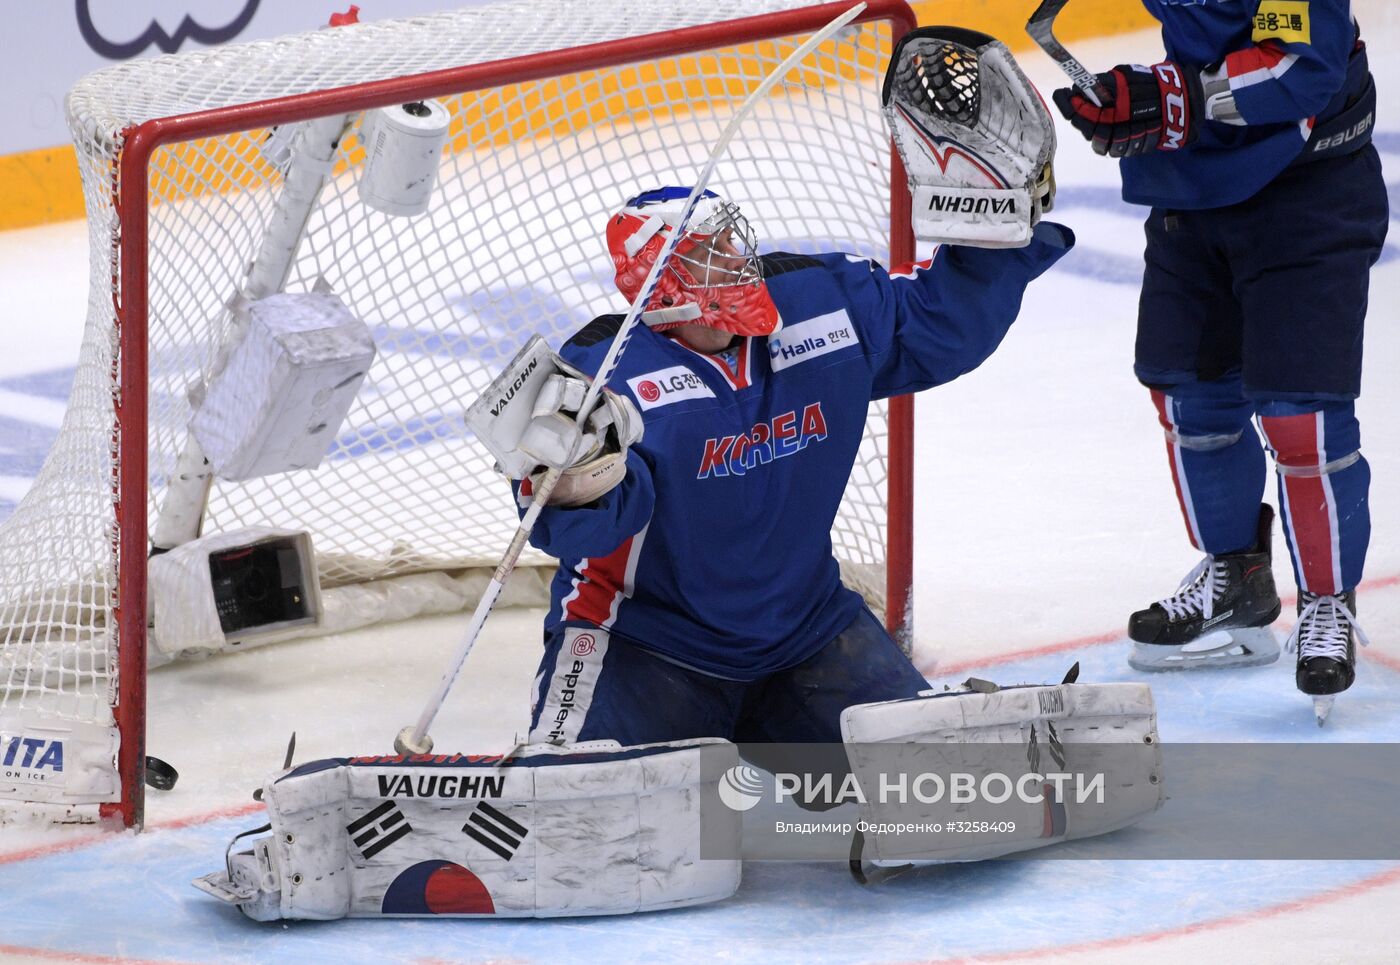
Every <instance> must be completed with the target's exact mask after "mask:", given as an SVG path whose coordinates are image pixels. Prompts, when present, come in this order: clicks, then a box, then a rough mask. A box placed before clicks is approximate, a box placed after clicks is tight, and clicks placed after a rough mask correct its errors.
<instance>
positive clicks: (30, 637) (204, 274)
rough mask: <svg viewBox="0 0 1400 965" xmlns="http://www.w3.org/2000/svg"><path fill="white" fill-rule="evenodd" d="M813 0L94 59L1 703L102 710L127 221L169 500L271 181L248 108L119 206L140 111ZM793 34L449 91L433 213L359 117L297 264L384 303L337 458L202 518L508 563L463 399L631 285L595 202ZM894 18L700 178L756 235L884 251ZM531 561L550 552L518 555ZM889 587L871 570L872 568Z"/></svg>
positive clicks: (443, 567) (858, 477) (88, 714)
mask: <svg viewBox="0 0 1400 965" xmlns="http://www.w3.org/2000/svg"><path fill="white" fill-rule="evenodd" d="M807 5H808V4H806V3H803V2H787V0H708V2H704V3H697V2H695V0H645V2H642V0H622V2H616V0H610V2H590V0H551V2H548V3H542V2H515V3H505V4H500V5H494V6H485V7H475V8H470V9H466V10H462V11H459V12H452V13H444V14H439V15H435V16H431V17H422V18H415V19H409V20H399V21H386V22H379V23H367V24H361V25H354V26H348V27H337V28H331V29H323V30H318V31H313V32H310V33H306V34H301V35H297V36H291V37H286V38H282V39H279V40H274V41H268V42H259V43H252V44H244V45H234V46H227V47H219V48H214V49H209V50H203V51H197V52H190V53H184V54H177V55H173V56H168V57H160V58H156V59H152V60H143V61H139V62H131V63H126V64H122V65H118V66H114V67H111V68H108V69H105V70H102V71H100V72H98V73H96V74H93V75H91V76H90V77H88V78H86V79H85V80H83V81H82V82H81V83H79V85H78V86H77V87H75V88H74V90H73V91H72V93H71V94H70V95H69V98H68V102H67V108H68V117H69V123H70V126H71V128H72V132H73V136H74V139H75V142H76V145H77V153H78V160H79V163H80V167H81V171H82V177H83V181H84V188H85V194H86V201H87V211H88V223H89V226H90V236H91V294H90V297H89V303H88V319H87V329H86V334H85V338H84V342H83V347H82V354H81V358H80V360H79V362H78V370H77V376H76V381H75V384H74V387H73V391H72V396H71V399H70V401H69V406H68V410H67V415H66V417H65V419H64V422H63V426H62V429H61V431H60V433H59V436H58V440H57V443H56V444H55V446H54V448H53V450H52V452H51V454H50V455H49V457H48V460H47V461H46V462H45V464H44V466H43V468H42V470H41V472H40V473H39V475H38V478H37V479H36V480H35V482H34V484H33V487H32V489H31V490H30V492H29V493H28V495H27V496H26V498H25V499H24V501H23V502H22V504H21V505H20V506H19V507H18V508H17V509H16V510H15V512H14V514H13V515H12V516H11V517H10V518H9V519H8V520H6V521H5V522H4V524H3V528H0V714H5V713H10V712H21V711H27V710H36V711H41V712H43V713H44V714H47V715H51V716H54V717H57V718H59V719H71V720H80V721H99V722H100V721H103V720H104V719H110V716H109V714H108V706H109V704H110V703H111V700H112V697H113V693H114V688H115V675H116V659H115V647H116V646H117V644H116V642H115V633H114V630H113V621H112V619H111V618H112V607H113V605H114V602H115V594H116V586H117V582H116V581H117V559H116V557H117V553H116V550H115V548H114V547H115V545H116V544H115V541H116V538H117V533H118V528H119V526H120V525H121V523H120V521H119V515H118V511H117V495H116V492H115V485H114V478H115V476H116V472H117V469H118V463H119V460H120V459H121V458H122V454H121V453H120V452H119V451H118V448H117V446H116V444H115V440H116V439H117V438H118V434H117V433H115V432H114V400H115V399H116V398H117V396H118V383H117V381H116V379H117V371H118V366H117V352H118V350H119V346H118V344H117V331H118V326H117V324H116V321H115V317H114V307H113V306H114V301H115V299H114V279H115V278H116V276H117V273H118V263H117V260H116V259H117V257H118V255H117V242H118V240H119V239H120V238H121V234H122V219H130V218H144V217H147V216H149V226H150V227H149V231H150V237H149V262H148V264H149V268H148V279H149V280H148V284H149V302H150V307H149V340H148V352H149V367H150V379H149V432H150V444H149V452H148V459H149V474H148V476H149V485H148V489H147V491H146V492H145V493H144V494H131V493H128V494H125V497H124V498H126V499H128V500H131V499H144V500H145V502H146V506H147V512H148V515H149V518H150V520H151V523H152V525H154V522H155V520H156V519H157V517H158V516H159V512H160V507H161V504H162V499H163V496H164V494H165V492H166V489H167V481H168V479H169V478H170V476H171V474H172V472H173V470H174V467H175V461H176V457H177V456H178V454H179V452H180V450H181V447H182V445H183V444H184V442H185V440H186V436H187V432H188V426H189V422H190V418H191V403H190V393H191V391H192V390H194V391H195V392H196V395H197V392H198V387H199V386H201V385H202V384H203V383H204V380H205V379H206V378H207V377H208V376H209V373H210V370H211V365H212V364H213V362H214V360H215V357H216V354H217V352H218V350H219V347H220V345H221V344H222V343H223V341H224V338H225V336H226V334H227V330H228V326H229V323H230V310H229V308H228V307H227V306H228V304H229V302H230V300H231V299H232V298H233V297H234V296H235V295H236V294H237V293H239V292H240V291H241V290H242V289H243V286H244V284H245V281H246V277H247V272H248V266H249V263H250V261H251V260H252V259H253V258H254V257H255V255H256V253H257V251H258V249H259V245H260V243H261V241H262V239H263V236H264V233H265V231H266V229H267V227H268V223H269V219H270V217H271V215H272V212H273V210H274V206H275V204H276V203H277V199H278V196H279V189H280V187H281V184H282V181H281V173H280V172H279V170H278V169H276V168H274V167H273V166H272V165H271V164H269V163H268V161H267V160H266V159H265V158H264V157H263V155H262V153H261V151H260V145H261V144H262V142H263V141H264V140H265V138H266V137H267V134H268V131H267V129H266V127H265V126H264V127H258V126H256V112H252V113H250V114H249V117H250V118H251V120H250V125H252V126H251V129H249V130H246V131H242V132H239V133H235V134H231V135H226V136H219V137H209V138H204V139H199V140H194V141H189V142H184V143H179V144H173V145H168V146H165V147H161V148H159V149H157V150H156V152H155V154H154V155H153V157H152V160H151V163H150V166H149V169H148V170H149V175H148V176H149V190H150V204H149V209H148V211H131V212H127V211H119V210H117V207H116V205H115V203H114V189H115V185H116V181H117V175H116V172H117V167H116V165H117V162H118V159H119V153H120V151H121V149H122V146H123V142H124V135H123V132H124V131H128V130H129V129H130V128H131V127H132V126H133V125H135V124H139V123H140V122H142V121H145V120H147V119H151V118H158V117H169V116H174V115H181V114H185V113H189V112H193V111H200V110H205V109H209V108H218V107H226V106H229V105H239V104H257V103H259V102H264V101H267V100H269V99H273V98H278V97H284V96H287V95H292V94H298V93H303V92H308V91H314V90H323V89H330V88H338V87H343V86H346V85H352V84H362V83H366V82H373V81H376V80H382V79H386V78H393V77H400V76H404V75H410V74H421V73H426V72H429V71H434V70H439V69H443V68H451V67H457V66H460V65H464V64H474V63H489V62H494V61H498V60H504V59H507V58H519V57H525V56H529V55H534V54H540V53H542V52H547V51H556V50H559V49H562V48H569V47H574V46H581V45H586V44H593V43H597V42H601V41H607V40H614V39H618V38H622V37H627V36H633V35H640V34H651V33H656V32H662V31H674V30H677V29H680V28H684V27H688V26H692V25H695V24H699V23H709V22H717V21H724V20H731V19H735V18H741V17H752V16H755V15H758V14H765V13H771V12H774V11H780V10H788V9H792V8H795V7H802V6H807ZM835 12H836V11H834V10H833V11H832V15H833V16H834V15H835ZM805 36H806V34H799V35H797V36H794V37H786V38H780V39H777V40H774V41H762V42H757V43H747V44H744V45H741V46H738V47H732V46H731V47H727V48H723V47H722V48H720V49H717V50H713V51H709V52H701V53H687V54H679V55H675V56H667V57H662V58H660V59H657V60H650V61H646V62H643V63H632V64H625V65H620V66H614V67H604V68H599V69H592V70H588V71H585V72H582V73H569V72H567V71H565V72H564V73H563V74H561V75H559V76H553V77H549V78H546V79H541V80H536V81H527V82H521V83H513V84H507V85H504V86H497V87H488V88H486V89H482V90H476V91H469V92H463V93H461V94H459V95H453V96H448V97H442V98H439V99H440V100H441V101H442V103H443V104H444V105H445V106H446V107H447V109H448V110H449V111H450V112H451V113H452V118H453V120H452V127H451V136H450V139H449V143H448V146H447V148H446V149H445V150H444V152H443V157H442V166H441V170H440V181H439V184H438V187H437V189H436V191H435V193H434V196H433V199H432V202H431V206H430V208H429V210H428V211H427V213H425V214H423V215H421V216H418V217H416V218H401V217H400V218H395V217H391V216H389V215H385V214H382V213H380V212H378V211H375V210H372V209H371V208H369V207H367V206H366V205H365V204H363V203H362V202H361V201H360V199H359V196H358V193H357V190H356V184H357V179H358V178H359V177H360V175H361V173H362V170H363V166H364V165H363V160H364V152H363V150H362V148H361V146H360V141H359V139H358V137H356V136H354V134H353V133H352V134H351V135H350V136H348V137H345V138H343V139H342V141H341V142H340V146H339V149H338V156H337V160H336V163H335V166H334V169H333V173H332V176H331V178H330V180H329V182H328V183H327V185H326V187H325V188H324V190H323V192H322V194H321V198H320V203H319V205H318V206H317V207H316V208H315V210H314V212H313V214H312V216H311V220H310V222H309V224H308V225H307V229H306V233H305V236H304V238H303V239H302V241H301V244H300V247H299V249H298V250H297V253H296V256H295V259H294V261H293V264H292V267H291V272H290V276H289V278H288V280H287V283H286V290H287V291H294V292H295V291H308V290H310V289H311V288H312V286H313V285H314V284H316V283H317V281H318V279H324V281H325V283H326V284H328V285H329V287H330V289H331V290H332V291H334V292H335V293H336V294H337V295H338V296H339V297H340V298H341V299H343V300H344V302H345V303H346V304H347V305H348V306H349V307H350V308H351V310H352V311H353V312H354V314H355V315H356V316H358V317H359V318H361V319H363V320H364V321H365V322H366V323H367V324H368V326H369V328H370V330H371V332H372V334H373V338H374V340H375V343H376V346H377V350H378V356H377V359H376V361H375V363H374V365H373V367H372V369H371V370H370V371H369V373H368V376H367V377H366V379H365V382H364V385H363V388H362V390H361V392H360V394H359V396H358V397H357V399H356V400H355V402H354V403H353V405H352V407H351V410H350V413H349V416H348V419H347V421H346V423H345V424H344V425H343V426H342V427H341V428H340V431H339V435H338V437H337V438H336V439H335V441H334V443H333V444H332V445H331V447H330V450H329V454H328V455H327V456H326V458H325V460H324V462H323V464H322V465H321V466H320V467H319V468H318V469H315V470H307V471H298V472H292V473H283V474H278V475H275V476H270V477H264V478H261V479H257V480H254V481H252V482H244V483H228V482H222V481H220V482H216V483H215V485H214V487H213V490H212V493H211V496H210V499H209V503H208V513H207V516H206V518H205V522H204V532H205V533H218V532H225V531H228V530H232V529H237V528H242V527H251V526H270V527H276V528H282V529H304V530H307V531H309V532H310V534H311V536H312V539H313V541H314V544H315V548H316V552H317V555H318V561H319V565H320V578H321V580H322V583H323V586H325V587H327V588H328V590H332V591H333V589H334V588H336V587H344V586H351V585H363V584H364V583H365V581H374V580H384V579H385V578H391V577H397V576H401V575H403V574H412V573H424V572H443V571H446V572H449V573H456V572H458V571H462V570H464V569H466V568H469V567H473V566H482V565H485V566H495V564H496V563H497V562H498V561H499V558H500V554H501V553H502V551H503V550H504V548H505V546H506V544H507V542H508V540H509V537H510V534H511V532H512V530H513V529H514V527H515V525H516V521H517V515H516V512H515V510H514V508H513V506H512V503H511V500H510V494H509V489H508V487H507V486H506V485H505V484H504V483H503V482H502V481H501V479H500V478H499V477H498V476H497V475H496V474H495V473H493V471H492V466H491V460H490V457H489V456H488V454H487V453H486V450H485V449H484V448H483V447H481V446H479V445H477V444H476V443H475V441H474V440H473V439H471V438H470V436H469V435H468V433H467V432H466V430H465V428H464V425H463V412H464V410H465V408H466V407H467V406H468V405H469V404H470V403H471V402H472V401H473V400H474V399H475V398H476V397H477V395H478V393H479V392H480V391H481V390H482V389H483V388H484V387H485V386H486V385H487V383H488V382H489V380H491V379H492V378H493V377H494V376H495V375H496V374H497V373H498V372H499V371H500V368H501V367H502V365H503V363H504V362H505V361H506V360H508V359H509V358H510V357H511V356H512V355H513V354H514V353H515V352H516V351H517V349H518V348H520V346H521V345H522V344H523V343H524V342H525V340H526V339H527V338H528V337H529V336H530V335H532V334H536V333H538V334H541V335H543V336H544V337H545V338H546V339H547V340H548V341H549V342H550V343H551V345H553V346H554V347H556V348H557V347H558V346H559V345H560V344H561V343H562V342H563V341H564V340H565V339H566V338H567V337H568V336H569V335H570V334H571V333H572V332H574V331H576V330H577V329H578V328H580V327H582V326H583V325H584V324H586V323H587V322H588V321H589V320H590V319H591V318H593V317H594V316H596V315H598V314H602V313H605V312H619V311H622V310H624V309H625V307H626V306H625V303H624V301H623V299H622V298H621V296H620V295H618V293H617V291H616V289H615V287H614V285H613V282H612V266H611V263H610V261H609V259H608V256H607V252H606V249H605V247H604V245H603V240H602V239H603V228H604V225H605V222H606V217H607V215H608V214H609V212H610V211H612V210H614V209H616V208H617V207H618V206H620V205H621V203H622V202H623V201H624V200H625V199H626V198H627V197H629V196H630V195H631V194H633V193H635V192H637V191H638V190H642V189H646V188H649V187H654V186H658V185H661V184H686V183H689V181H690V180H691V179H693V178H694V176H695V175H696V174H697V173H698V172H699V170H700V168H701V167H702V166H703V164H704V161H705V159H706V156H707V155H708V152H709V150H710V147H711V146H712V145H713V144H714V142H715V141H716V140H717V138H718V136H719V134H720V131H721V129H722V128H723V126H724V124H725V122H726V121H727V120H728V119H729V118H730V117H731V116H732V113H733V112H734V111H735V110H736V109H737V108H738V106H739V105H740V104H741V103H742V102H743V100H744V99H745V97H746V96H747V94H748V93H749V92H750V91H752V90H753V89H754V88H755V87H756V86H757V85H758V84H759V83H760V81H761V80H762V79H763V77H764V76H765V75H766V74H767V73H768V72H769V71H770V70H771V69H772V68H773V67H774V66H775V65H776V64H777V63H778V62H779V61H780V60H781V59H782V58H783V57H784V56H785V55H786V54H788V53H790V52H791V50H792V49H793V47H794V46H795V45H796V44H797V43H800V42H801V40H803V39H805ZM890 36H891V27H890V25H889V24H888V23H887V22H872V23H867V24H864V25H861V26H859V27H858V28H852V29H848V30H847V31H846V32H845V33H844V34H843V35H842V36H841V37H840V39H839V40H838V41H836V42H829V43H827V44H825V45H824V46H823V47H822V48H821V49H820V50H819V51H818V52H817V53H815V54H813V55H811V56H809V57H808V58H807V60H806V62H805V63H804V65H803V67H802V68H801V70H800V71H799V72H795V73H793V74H792V75H790V77H789V82H788V83H786V84H783V85H781V86H780V87H779V88H777V89H776V90H775V92H774V93H773V94H772V95H771V96H770V97H769V98H768V99H767V100H766V101H765V102H764V103H763V104H761V105H760V106H759V107H758V109H757V111H756V113H755V114H754V115H753V116H751V117H749V118H748V119H747V121H746V122H745V123H744V125H743V127H742V129H741V130H740V132H739V134H738V136H737V138H736V139H735V141H734V142H733V144H732V145H731V147H730V149H729V151H728V155H727V156H726V157H725V158H724V160H723V161H721V163H720V165H719V167H718V169H717V173H716V177H715V179H714V181H713V183H712V184H711V187H713V188H715V189H716V190H718V191H719V192H720V193H721V194H723V195H725V196H727V197H729V198H731V199H733V200H736V201H738V202H740V203H741V204H742V206H743V208H744V210H745V213H746V214H747V216H748V217H749V219H750V221H751V222H752V223H753V224H754V225H755V226H756V228H757V229H758V232H759V237H760V246H761V250H764V251H773V250H788V251H798V252H813V251H822V250H827V251H829V250H844V251H849V252H854V253H857V254H860V255H864V256H870V257H873V258H875V259H877V260H879V261H881V262H885V263H887V260H888V254H889V235H890V202H889V198H890V182H889V158H890V148H889V141H888V139H887V135H886V133H885V131H884V129H883V127H882V121H881V115H880V110H879V80H880V75H881V71H882V70H883V67H884V65H885V63H886V61H887V60H888V56H889V52H890V48H891V42H890ZM353 123H354V125H355V129H356V130H357V129H358V124H359V118H356V119H354V121H353ZM884 413H885V409H884V407H883V405H880V406H876V407H873V408H872V412H871V419H870V425H869V432H868V436H867V440H866V444H865V446H864V447H863V449H862V452H861V458H860V462H859V463H858V465H857V466H856V468H855V471H854V473H853V475H852V478H851V482H850V486H849V489H848V492H847V497H846V501H845V504H844V506H843V509H842V511H841V515H840V519H839V522H838V524H837V527H836V530H835V532H834V541H835V544H836V549H837V553H838V555H839V556H840V557H841V559H842V560H843V563H845V564H847V565H849V566H852V567H854V568H853V569H851V570H850V571H849V572H851V573H857V572H859V573H863V574H865V575H867V576H871V575H874V574H882V572H883V569H882V568H883V565H884V560H885V552H884V541H885V527H886V519H885V513H886V499H885V478H886V455H887V453H886V444H885V433H884V422H885V414H884ZM126 562H127V564H128V565H136V566H141V567H143V568H144V566H145V560H144V559H142V560H135V561H131V560H128V561H126ZM523 562H524V563H530V564H547V563H548V562H549V561H548V560H547V559H545V558H544V557H543V556H542V555H540V554H538V553H535V552H534V551H529V553H528V554H527V556H526V557H525V559H524V560H523ZM882 585H883V577H882V576H878V575H877V576H875V578H873V579H869V580H867V581H865V582H864V586H865V588H867V589H872V590H878V589H880V588H881V587H882ZM461 602H463V603H470V602H472V601H471V600H463V601H461ZM391 612H392V610H391Z"/></svg>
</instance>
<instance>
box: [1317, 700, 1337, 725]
mask: <svg viewBox="0 0 1400 965" xmlns="http://www.w3.org/2000/svg"><path fill="white" fill-rule="evenodd" d="M1336 702H1337V695H1336V694H1328V695H1327V696H1325V697H1314V698H1313V713H1314V714H1316V715H1317V726H1319V727H1321V726H1322V725H1323V724H1325V723H1327V715H1328V714H1330V713H1332V705H1333V704H1334V703H1336Z"/></svg>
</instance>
